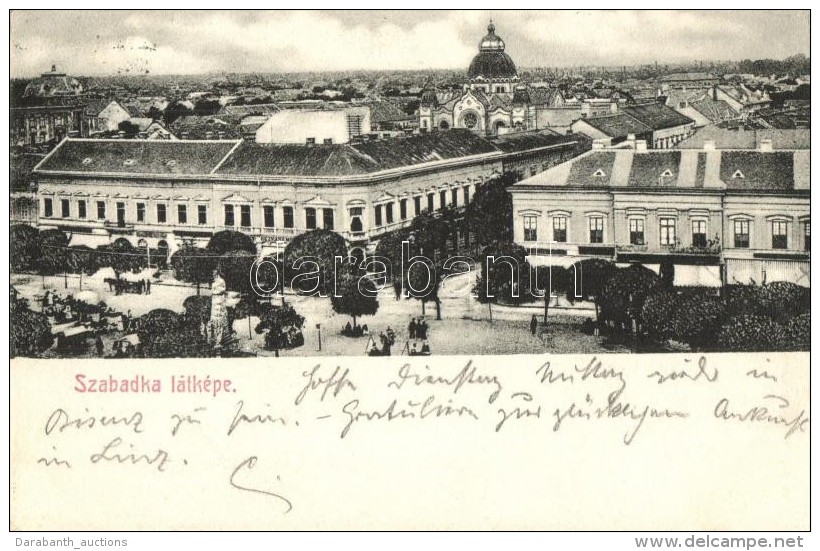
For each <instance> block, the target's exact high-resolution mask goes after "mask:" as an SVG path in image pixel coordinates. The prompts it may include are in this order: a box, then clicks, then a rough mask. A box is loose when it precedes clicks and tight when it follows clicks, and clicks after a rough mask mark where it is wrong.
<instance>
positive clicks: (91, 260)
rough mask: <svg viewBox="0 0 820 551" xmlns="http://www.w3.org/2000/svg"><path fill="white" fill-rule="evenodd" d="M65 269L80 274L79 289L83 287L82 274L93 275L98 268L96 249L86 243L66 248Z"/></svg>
mask: <svg viewBox="0 0 820 551" xmlns="http://www.w3.org/2000/svg"><path fill="white" fill-rule="evenodd" d="M65 252H66V260H65V271H66V272H67V273H70V274H78V275H79V276H80V289H82V287H83V275H89V276H90V275H94V274H95V273H97V270H99V269H100V262H99V258H98V254H97V251H95V250H94V249H92V248H91V247H89V246H87V245H75V246H72V247H68V248H67V249H66V251H65Z"/></svg>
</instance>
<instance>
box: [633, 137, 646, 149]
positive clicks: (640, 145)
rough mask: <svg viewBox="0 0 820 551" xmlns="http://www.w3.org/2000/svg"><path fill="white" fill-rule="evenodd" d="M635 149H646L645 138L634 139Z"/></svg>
mask: <svg viewBox="0 0 820 551" xmlns="http://www.w3.org/2000/svg"><path fill="white" fill-rule="evenodd" d="M635 151H646V140H636V141H635Z"/></svg>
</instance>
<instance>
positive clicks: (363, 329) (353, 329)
mask: <svg viewBox="0 0 820 551" xmlns="http://www.w3.org/2000/svg"><path fill="white" fill-rule="evenodd" d="M342 335H344V336H345V337H365V336H367V335H370V329H369V328H368V327H367V324H366V323H365V324H363V325H356V326H353V325H350V322H347V324H346V325H345V326H344V327H343V328H342Z"/></svg>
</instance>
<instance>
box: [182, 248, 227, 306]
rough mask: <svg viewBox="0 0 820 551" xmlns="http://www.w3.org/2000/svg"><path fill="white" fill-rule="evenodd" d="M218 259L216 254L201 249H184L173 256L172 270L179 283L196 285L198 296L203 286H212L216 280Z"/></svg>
mask: <svg viewBox="0 0 820 551" xmlns="http://www.w3.org/2000/svg"><path fill="white" fill-rule="evenodd" d="M216 264H217V259H216V258H215V257H214V253H213V252H211V251H209V250H207V249H202V248H200V247H183V248H181V249H178V250H177V251H176V252H175V253H174V254H173V255H172V256H171V269H172V270H173V271H174V277H175V278H176V279H178V280H179V281H184V282H185V283H191V284H194V285H196V294H197V295H198V294H199V293H200V286H201V285H210V284H211V282H213V279H214V270H215V269H216Z"/></svg>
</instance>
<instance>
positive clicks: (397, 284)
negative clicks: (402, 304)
mask: <svg viewBox="0 0 820 551" xmlns="http://www.w3.org/2000/svg"><path fill="white" fill-rule="evenodd" d="M393 292H394V293H396V300H399V299H400V298H401V281H400V280H398V279H394V280H393Z"/></svg>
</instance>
